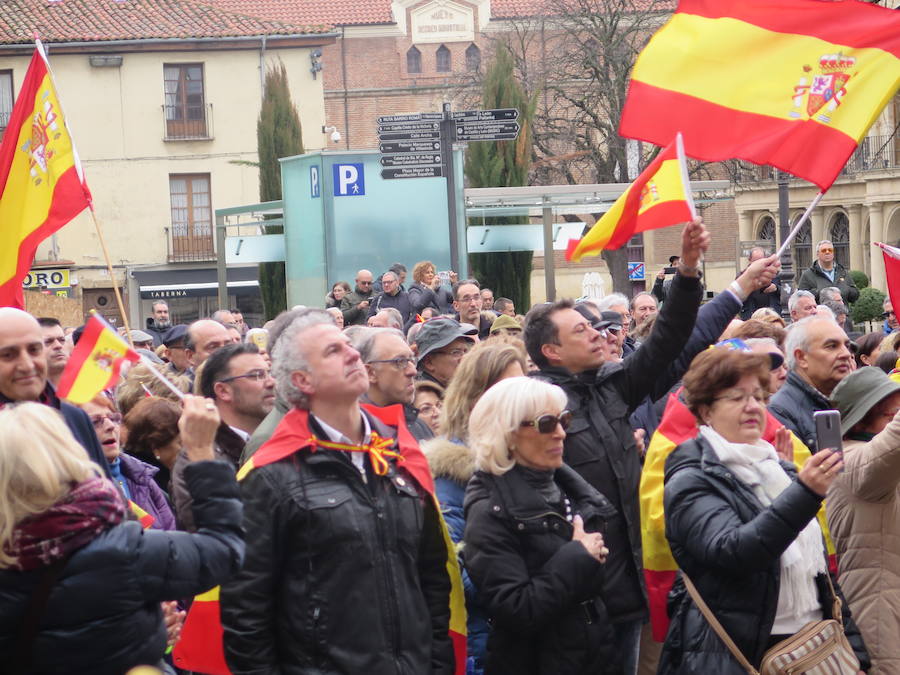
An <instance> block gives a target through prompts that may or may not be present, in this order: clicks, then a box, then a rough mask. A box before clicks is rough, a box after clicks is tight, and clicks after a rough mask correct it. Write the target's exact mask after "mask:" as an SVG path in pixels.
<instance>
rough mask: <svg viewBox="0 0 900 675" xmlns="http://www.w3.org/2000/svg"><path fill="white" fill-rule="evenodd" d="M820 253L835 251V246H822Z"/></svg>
mask: <svg viewBox="0 0 900 675" xmlns="http://www.w3.org/2000/svg"><path fill="white" fill-rule="evenodd" d="M819 253H834V249H833V248H820V249H819Z"/></svg>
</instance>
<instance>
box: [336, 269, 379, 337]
mask: <svg viewBox="0 0 900 675" xmlns="http://www.w3.org/2000/svg"><path fill="white" fill-rule="evenodd" d="M374 293H375V291H374V290H373V288H372V273H371V272H370V271H369V270H360V271H359V272H357V273H356V288H355V289H354V290H352V291H351V292H350V293H347V295H345V296H344V298H343V300H341V312H342V313H343V314H344V326H365V325H366V318H367V317H368V316H369V303H370V302H371V300H372V296H373V295H374Z"/></svg>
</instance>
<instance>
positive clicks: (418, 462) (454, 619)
mask: <svg viewBox="0 0 900 675" xmlns="http://www.w3.org/2000/svg"><path fill="white" fill-rule="evenodd" d="M362 407H363V408H364V409H365V410H366V411H367V412H368V413H369V414H371V415H372V416H374V417H376V418H378V419H379V420H381V421H382V422H384V423H385V424H387V425H388V426H390V427H394V428H395V429H396V430H397V439H396V440H397V449H398V450H399V457H398V460H399V462H400V464H401V466H402V467H403V468H404V469H405V470H406V471H407V472H408V473H409V475H410V476H411V477H412V478H413V480H415V481H416V483H417V484H418V485H419V487H420V488H421V489H422V490H424V491H425V492H427V493H428V494H429V495H430V497H431V499H432V500H433V502H434V507H435V509H436V510H437V513H438V518H439V521H440V527H441V533H442V535H443V540H444V545H445V546H446V548H447V574H448V575H449V577H450V597H449V598H448V603H449V607H450V630H449V633H450V639H451V642H452V643H453V652H454V655H455V657H456V671H455V672H456V675H464V673H465V672H466V602H465V593H464V591H463V585H462V577H461V575H460V572H459V562H458V560H457V557H456V545H455V544H454V543H453V540H452V539H451V538H450V531H449V530H448V529H447V524H446V523H445V522H444V518H443V516H441V515H440V514H441V507H440V504H439V503H438V500H437V496H436V495H435V491H434V479H433V478H432V476H431V470H430V469H429V468H428V460H427V459H426V458H425V455H424V454H422V451H421V450H420V449H419V444H418V443H417V442H416V440H415V438H413V436H412V434H411V433H410V432H409V429H408V428H407V427H406V418H405V416H404V413H403V407H402V406H400V405H392V406H387V407H385V408H379V407H377V406H373V405H363V406H362ZM381 440H384V439H381ZM377 445H378V444H372V445H371V446H368V447H366V448H365V452H367V453H368V454H369V456H370V459H371V461H372V465H373V467H375V468H376V470H377V467H378V455H379V454H381V455H383V456H390V457H395V456H397V453H391V454H390V455H388V454H387V452H385V448H383V447H376V446H377ZM319 446H321V447H325V444H323V443H322V442H321V441H318V440H317V439H316V438H315V437H314V436H313V434H312V433H311V432H310V430H309V413H308V412H307V411H305V410H291V411H290V412H289V413H288V414H287V415H285V416H284V419H283V420H282V421H281V422H280V423H279V425H278V427H276V429H275V433H274V434H272V437H271V438H270V439H269V440H268V441H266V443H264V444H263V446H262V447H261V448H260V449H259V450H258V451H257V452H256V453H255V454H254V455H253V456H252V457H251V458H250V459H249V460H247V462H246V463H245V464H244V465H243V466H242V467H241V469H240V471H238V474H237V478H238V480H242V479H243V478H245V477H246V476H247V474H249V473H250V472H251V471H253V470H254V469H258V468H259V467H261V466H266V465H267V464H272V463H274V462H277V461H279V460H281V459H284V458H285V457H289V456H291V455H293V454H294V453H295V452H308V451H310V450H312V449H315V448H316V447H319ZM328 447H330V448H332V449H338V450H346V451H351V449H350V447H342V446H341V444H331V443H329V444H328ZM352 451H356V449H354V450H352ZM382 461H384V460H383V457H382ZM223 634H224V633H223V630H222V623H221V619H220V617H219V587H218V586H217V587H216V588H214V589H212V590H211V591H209V592H208V593H205V594H203V595H199V596H197V597H196V598H194V604H193V605H191V609H190V611H189V612H188V615H187V619H186V620H185V623H184V630H183V631H182V634H181V640H179V642H178V644H177V645H175V650H174V652H173V657H174V660H175V665H177V666H178V667H179V668H183V669H185V670H195V671H199V672H203V673H212V674H213V675H228V673H229V671H228V668H227V666H226V664H225V651H224V646H223V641H222V640H223Z"/></svg>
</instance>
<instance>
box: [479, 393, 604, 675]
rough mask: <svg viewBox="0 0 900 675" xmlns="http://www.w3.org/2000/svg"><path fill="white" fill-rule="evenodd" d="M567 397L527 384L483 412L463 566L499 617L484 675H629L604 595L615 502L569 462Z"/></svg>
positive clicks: (485, 400) (485, 401)
mask: <svg viewBox="0 0 900 675" xmlns="http://www.w3.org/2000/svg"><path fill="white" fill-rule="evenodd" d="M565 405H566V395H565V394H564V393H563V391H562V390H561V389H560V388H559V387H556V386H554V385H551V384H548V383H546V382H542V381H540V380H537V379H534V378H528V377H512V378H508V379H505V380H501V381H500V382H498V383H497V384H495V385H494V386H493V387H491V388H490V389H488V390H487V392H485V394H484V395H483V396H482V397H481V398H480V399H479V401H478V403H476V404H475V408H474V409H473V410H472V415H471V418H470V420H469V444H470V446H471V448H472V449H473V450H474V451H475V462H476V468H477V471H476V472H475V475H474V476H473V477H472V480H471V481H470V482H469V485H468V488H467V490H466V502H465V516H466V529H465V537H464V547H463V557H464V559H465V562H466V568H467V569H468V571H469V576H470V577H471V579H472V581H473V583H474V584H475V587H476V588H477V589H478V594H479V598H480V600H481V604H482V605H483V606H484V607H486V608H487V611H488V614H489V616H490V617H491V619H492V620H493V629H492V631H491V634H490V636H489V638H488V645H487V657H486V667H485V672H487V673H510V674H512V673H515V674H516V675H523V674H528V673H534V674H535V675H538V674H541V673H573V674H574V673H585V674H587V673H592V674H599V673H621V659H620V656H619V654H618V653H617V650H616V648H615V645H614V644H613V632H612V628H611V626H610V624H609V621H608V620H607V612H606V604H605V602H604V599H603V597H602V592H603V585H602V581H603V569H604V567H603V563H604V562H605V561H606V556H607V555H608V553H609V551H608V550H607V548H606V546H605V545H604V541H603V535H602V534H601V532H602V530H603V529H605V526H606V522H607V520H608V519H610V518H615V517H618V516H617V514H616V511H615V509H614V508H613V507H612V505H611V504H610V503H609V501H608V500H607V499H606V498H605V497H604V496H603V495H601V494H600V493H599V492H597V491H596V490H594V489H593V488H592V487H591V486H590V485H588V484H587V483H586V482H585V481H584V479H582V478H581V477H580V476H579V475H578V474H577V473H576V472H575V471H573V470H572V469H570V468H569V467H567V466H565V465H564V464H563V461H562V455H563V440H564V439H565V437H566V432H565V428H566V427H567V426H568V424H569V421H570V419H571V414H570V413H569V412H568V411H567V410H565Z"/></svg>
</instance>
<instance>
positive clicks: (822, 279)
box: [797, 239, 859, 305]
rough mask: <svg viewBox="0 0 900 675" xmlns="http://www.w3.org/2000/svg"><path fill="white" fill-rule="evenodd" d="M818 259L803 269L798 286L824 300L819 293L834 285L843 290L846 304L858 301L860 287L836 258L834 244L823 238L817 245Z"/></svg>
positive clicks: (843, 298)
mask: <svg viewBox="0 0 900 675" xmlns="http://www.w3.org/2000/svg"><path fill="white" fill-rule="evenodd" d="M816 258H817V259H816V260H815V261H813V264H812V265H810V266H809V268H808V269H806V270H804V271H803V274H802V275H801V276H800V281H799V282H798V283H797V288H798V289H800V290H803V291H810V292H811V293H812V294H813V295H814V296H816V302H822V299H821V298H820V297H819V293H820V292H821V291H822V289H823V288H829V287H831V286H834V287H835V288H837V289H838V290H839V291H840V292H841V300H842V301H843V303H844V304H845V305H849V304H850V303H852V302H856V299H857V298H858V297H859V289H858V288H857V287H856V284H855V283H853V278H852V277H851V276H850V273H849V272H848V271H847V269H846V268H845V267H844V266H843V265H841V264H840V263H839V262H837V261H836V260H835V259H834V244H832V243H831V242H830V241H829V240H827V239H823V240H822V241H820V242H819V244H818V246H816Z"/></svg>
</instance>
